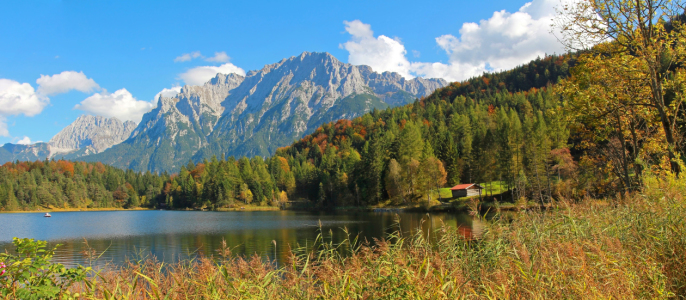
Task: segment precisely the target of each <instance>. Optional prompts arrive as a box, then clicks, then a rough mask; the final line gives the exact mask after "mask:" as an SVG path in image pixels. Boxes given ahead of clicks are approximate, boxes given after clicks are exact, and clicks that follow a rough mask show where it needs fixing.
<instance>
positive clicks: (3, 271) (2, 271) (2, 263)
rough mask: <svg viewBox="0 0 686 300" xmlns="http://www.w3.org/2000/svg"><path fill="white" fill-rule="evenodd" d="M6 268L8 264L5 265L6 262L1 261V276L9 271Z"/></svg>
mask: <svg viewBox="0 0 686 300" xmlns="http://www.w3.org/2000/svg"><path fill="white" fill-rule="evenodd" d="M5 268H7V266H5V263H4V262H0V276H2V275H5V272H6V271H7V270H5Z"/></svg>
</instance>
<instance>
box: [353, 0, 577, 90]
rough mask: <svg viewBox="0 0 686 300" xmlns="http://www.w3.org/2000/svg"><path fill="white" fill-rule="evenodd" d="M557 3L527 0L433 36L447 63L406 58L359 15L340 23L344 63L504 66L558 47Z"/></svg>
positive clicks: (452, 75)
mask: <svg viewBox="0 0 686 300" xmlns="http://www.w3.org/2000/svg"><path fill="white" fill-rule="evenodd" d="M562 1H565V2H571V1H575V0H562ZM560 3H561V2H560V0H533V1H532V2H529V3H526V4H524V6H522V7H521V8H520V9H519V11H517V12H515V13H510V12H507V11H505V10H502V11H497V12H494V13H493V15H492V16H491V18H489V19H487V20H481V21H479V23H464V24H462V27H461V28H460V30H459V35H458V36H454V35H451V34H446V35H442V36H440V37H437V38H436V43H437V45H438V46H439V47H440V48H441V49H443V50H444V51H445V52H446V54H447V55H448V57H449V59H448V64H445V63H440V62H434V63H431V62H409V61H408V60H407V58H406V53H407V51H406V50H405V46H404V45H403V44H402V43H401V42H400V41H399V40H398V39H391V38H388V37H386V36H384V35H380V36H379V37H377V38H375V37H374V35H373V32H372V30H371V26H369V25H368V24H364V23H362V22H360V21H359V20H355V21H352V22H347V21H346V22H344V23H345V25H346V26H345V29H346V31H347V32H348V33H350V35H352V38H351V40H350V41H348V42H346V43H344V44H342V45H341V47H342V48H344V49H346V50H347V51H348V52H349V57H348V62H349V63H352V64H356V65H359V64H365V65H369V66H371V67H372V68H373V69H374V70H375V71H380V72H383V71H394V72H398V73H400V74H401V75H403V76H404V77H406V78H412V77H413V76H421V77H441V78H444V79H446V80H450V81H457V80H464V79H467V78H469V77H472V76H476V75H479V74H481V73H483V72H485V71H499V70H505V69H510V68H513V67H516V66H517V65H521V64H524V63H527V62H529V61H530V60H533V59H536V57H539V56H540V57H543V56H544V55H545V54H553V53H561V52H563V51H564V47H563V46H562V45H561V44H560V43H559V42H558V41H557V39H556V38H555V36H554V35H553V34H551V33H550V29H551V25H552V19H553V18H554V17H555V14H556V13H555V6H557V5H560Z"/></svg>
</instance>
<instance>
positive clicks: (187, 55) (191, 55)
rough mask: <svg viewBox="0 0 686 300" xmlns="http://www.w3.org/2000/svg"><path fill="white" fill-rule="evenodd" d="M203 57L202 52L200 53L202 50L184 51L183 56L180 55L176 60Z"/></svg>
mask: <svg viewBox="0 0 686 300" xmlns="http://www.w3.org/2000/svg"><path fill="white" fill-rule="evenodd" d="M198 57H202V54H200V51H193V52H191V53H184V54H182V55H181V56H178V57H177V58H175V59H174V62H184V61H190V60H192V59H195V58H198Z"/></svg>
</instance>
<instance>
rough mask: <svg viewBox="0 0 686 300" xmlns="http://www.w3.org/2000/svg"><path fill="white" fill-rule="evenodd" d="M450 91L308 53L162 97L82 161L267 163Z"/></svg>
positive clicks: (146, 166)
mask: <svg viewBox="0 0 686 300" xmlns="http://www.w3.org/2000/svg"><path fill="white" fill-rule="evenodd" d="M447 84H448V83H447V82H446V81H445V80H443V79H422V78H415V79H410V80H408V79H405V78H403V77H402V76H400V75H399V74H397V73H392V72H384V73H376V72H374V71H373V70H372V69H371V68H370V67H368V66H354V65H351V64H346V63H343V62H341V61H339V60H337V59H336V58H335V57H333V56H332V55H331V54H329V53H309V52H304V53H302V54H301V55H298V56H294V57H291V58H288V59H283V60H281V61H280V62H278V63H275V64H271V65H266V66H264V68H262V69H261V70H257V71H250V72H248V74H247V75H246V76H245V77H243V76H240V75H236V74H228V75H225V74H217V76H216V77H214V78H213V79H212V80H210V81H209V82H207V83H205V84H204V85H203V86H184V87H183V88H182V90H181V92H180V93H179V94H178V95H177V96H175V97H173V98H164V97H160V98H159V99H158V105H157V107H156V108H155V109H154V110H152V111H150V112H149V113H147V114H145V115H144V116H143V120H142V121H141V122H140V123H139V124H138V127H137V128H136V129H135V130H134V131H133V132H132V134H131V137H130V138H129V139H128V140H126V141H124V142H122V143H121V144H119V145H116V146H114V147H112V148H110V149H108V150H106V151H104V152H102V153H99V154H95V155H91V156H87V157H85V158H84V160H89V161H102V162H104V163H108V164H112V165H114V166H117V167H122V168H132V169H134V170H138V171H144V170H150V171H176V170H178V168H180V167H181V165H185V164H186V163H187V162H188V160H189V159H192V160H194V161H200V160H202V159H204V158H210V157H212V155H216V156H217V157H220V156H221V155H227V156H229V155H234V156H244V155H246V156H255V155H260V156H266V155H270V154H273V153H274V151H276V149H277V148H278V147H283V146H286V145H289V144H291V143H292V142H293V141H294V140H295V139H298V138H301V137H302V136H303V135H305V134H307V133H309V132H311V131H312V130H314V129H315V128H317V127H318V126H320V125H321V124H323V123H325V122H330V121H335V120H338V119H344V118H347V119H352V118H355V117H357V116H360V115H362V114H364V113H367V112H369V111H370V110H372V109H383V108H387V107H389V106H398V105H403V104H407V103H410V102H412V101H414V100H415V99H416V98H418V97H422V96H426V95H429V94H430V93H431V92H433V91H434V90H435V89H437V88H440V87H443V86H446V85H447Z"/></svg>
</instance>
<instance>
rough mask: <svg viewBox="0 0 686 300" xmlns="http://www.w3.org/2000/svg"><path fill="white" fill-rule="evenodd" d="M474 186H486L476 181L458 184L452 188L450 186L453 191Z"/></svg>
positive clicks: (479, 187) (480, 187)
mask: <svg viewBox="0 0 686 300" xmlns="http://www.w3.org/2000/svg"><path fill="white" fill-rule="evenodd" d="M472 186H476V188H478V189H483V188H484V187H482V186H480V185H478V184H476V183H465V184H458V185H456V186H454V187H452V188H450V190H451V191H456V190H466V189H468V188H470V187H472Z"/></svg>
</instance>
